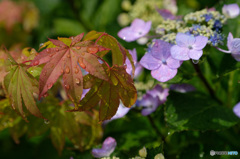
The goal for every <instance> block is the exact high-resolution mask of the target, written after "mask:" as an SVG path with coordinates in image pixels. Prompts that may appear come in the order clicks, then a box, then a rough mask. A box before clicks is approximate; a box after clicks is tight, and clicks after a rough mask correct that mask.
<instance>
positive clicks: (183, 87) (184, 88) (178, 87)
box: [170, 83, 196, 93]
mask: <svg viewBox="0 0 240 159" xmlns="http://www.w3.org/2000/svg"><path fill="white" fill-rule="evenodd" d="M170 90H174V91H176V92H180V93H187V92H192V91H195V90H196V88H195V87H193V86H192V85H190V84H185V83H183V84H172V85H171V86H170Z"/></svg>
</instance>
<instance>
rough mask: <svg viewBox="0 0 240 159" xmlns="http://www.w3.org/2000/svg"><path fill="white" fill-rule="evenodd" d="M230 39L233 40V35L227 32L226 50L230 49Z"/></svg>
mask: <svg viewBox="0 0 240 159" xmlns="http://www.w3.org/2000/svg"><path fill="white" fill-rule="evenodd" d="M232 41H233V35H232V33H231V32H229V34H228V38H227V47H228V50H232V45H231V43H232Z"/></svg>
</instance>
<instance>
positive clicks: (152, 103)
mask: <svg viewBox="0 0 240 159" xmlns="http://www.w3.org/2000/svg"><path fill="white" fill-rule="evenodd" d="M138 105H139V106H143V107H144V108H143V109H142V112H141V113H142V115H144V116H147V115H149V114H151V113H152V112H154V111H155V110H156V109H157V107H158V106H159V105H160V100H159V99H158V98H156V97H155V98H154V97H153V96H152V95H151V94H148V93H147V94H145V95H143V97H142V100H141V101H140V102H139V103H138Z"/></svg>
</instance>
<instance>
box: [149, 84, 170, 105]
mask: <svg viewBox="0 0 240 159" xmlns="http://www.w3.org/2000/svg"><path fill="white" fill-rule="evenodd" d="M168 92H169V89H167V88H166V89H163V88H162V86H160V85H156V86H155V87H154V88H153V89H152V90H150V91H148V92H147V94H150V95H151V96H152V97H154V98H156V97H157V98H158V99H159V100H160V104H163V103H164V102H166V100H167V96H168V95H169V93H168Z"/></svg>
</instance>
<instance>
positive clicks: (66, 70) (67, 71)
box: [65, 66, 70, 74]
mask: <svg viewBox="0 0 240 159" xmlns="http://www.w3.org/2000/svg"><path fill="white" fill-rule="evenodd" d="M65 73H67V74H68V73H70V69H69V67H68V66H67V67H66V68H65Z"/></svg>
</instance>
